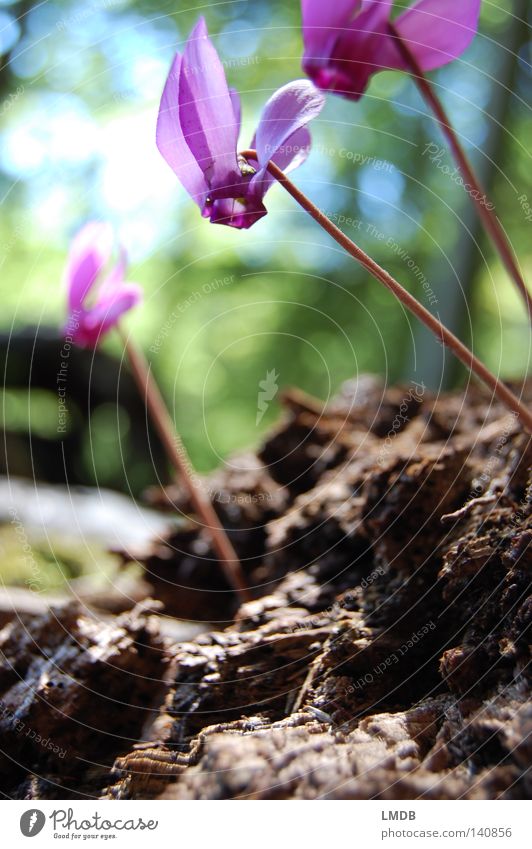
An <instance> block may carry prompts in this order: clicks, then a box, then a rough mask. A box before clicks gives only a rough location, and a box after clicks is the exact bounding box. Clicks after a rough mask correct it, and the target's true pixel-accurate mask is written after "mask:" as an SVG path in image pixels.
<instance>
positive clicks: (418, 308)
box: [242, 150, 532, 433]
mask: <svg viewBox="0 0 532 849" xmlns="http://www.w3.org/2000/svg"><path fill="white" fill-rule="evenodd" d="M242 156H244V157H246V158H247V159H252V160H256V159H257V153H256V151H255V150H245V151H243V152H242ZM268 171H269V172H270V174H271V175H272V176H273V177H275V179H276V180H277V181H278V182H279V183H280V184H281V186H282V187H283V188H284V189H285V190H286V191H287V192H288V194H289V195H291V196H292V197H293V198H294V200H296V201H297V203H298V204H299V205H300V206H301V207H302V208H303V209H304V210H305V212H308V214H309V215H310V216H311V217H312V218H313V219H314V221H316V222H317V223H318V224H319V225H320V226H321V227H323V229H324V230H325V231H326V232H327V233H328V234H329V236H331V237H332V238H333V239H334V240H335V241H336V242H338V244H339V245H340V246H341V247H342V248H343V249H344V250H345V251H347V253H348V254H349V255H350V256H352V257H353V259H355V260H356V261H357V262H359V263H360V264H361V265H362V266H363V267H364V268H365V269H367V271H369V272H370V274H372V275H373V277H375V278H376V279H377V280H378V281H379V282H380V283H382V284H383V285H384V286H386V288H387V289H389V290H390V291H391V292H393V294H394V295H395V297H396V298H397V299H398V300H399V301H400V302H401V303H402V304H403V305H404V306H405V307H406V308H407V309H408V310H410V312H411V313H413V314H414V315H415V316H416V317H417V318H419V319H420V321H422V322H423V324H425V325H426V326H427V327H428V328H429V330H431V331H432V333H434V335H435V336H436V338H437V339H439V340H440V341H441V342H443V344H444V345H446V346H447V347H448V348H449V349H450V350H451V351H452V352H453V353H454V354H455V356H456V357H458V359H459V360H460V361H461V362H462V363H463V364H464V365H465V366H466V367H467V368H468V369H469V370H470V371H473V372H474V373H475V374H476V375H477V377H479V378H480V380H482V381H483V382H484V383H485V384H486V386H488V387H489V388H490V389H491V391H492V392H493V394H494V395H496V396H497V398H498V399H499V400H500V401H502V403H503V404H505V405H506V406H507V407H508V408H509V409H510V410H512V412H514V413H515V414H516V415H517V416H518V417H519V419H520V420H521V423H522V424H523V426H524V427H525V428H526V430H527V431H528V432H529V433H532V414H531V413H530V412H529V411H528V410H527V408H526V407H525V406H524V404H522V403H521V401H520V400H519V398H518V397H517V396H516V395H514V393H513V392H512V391H511V389H509V388H508V387H507V386H506V385H505V384H504V383H503V382H502V381H500V380H499V379H498V378H497V377H496V376H495V375H494V374H492V372H491V371H490V370H489V369H488V368H487V367H486V366H485V365H484V363H482V362H481V361H480V360H479V359H478V357H476V356H475V355H474V354H473V353H472V351H470V350H469V348H468V347H467V346H466V345H464V343H463V342H461V341H460V339H458V337H457V336H455V335H454V333H451V331H450V330H448V329H447V328H446V327H445V326H444V325H443V324H442V323H441V321H438V319H437V318H435V317H434V316H433V315H432V313H430V312H429V311H428V310H427V309H426V308H425V307H424V306H423V305H422V304H420V303H419V301H418V300H417V299H416V298H414V296H413V295H411V294H410V292H408V291H407V290H406V289H405V288H404V287H403V286H401V284H400V283H398V282H397V280H395V278H394V277H392V276H391V274H389V273H388V272H387V271H385V270H384V268H382V267H381V266H380V265H379V264H378V263H377V262H375V260H373V259H372V258H371V257H370V256H368V255H367V254H366V253H364V251H363V250H362V249H361V248H359V247H358V245H356V244H355V243H354V242H353V241H351V239H349V238H348V236H346V235H345V234H344V233H342V231H341V230H340V229H339V228H338V227H337V226H336V225H335V224H333V222H332V221H330V219H329V218H327V216H326V215H324V213H323V212H321V211H320V210H319V209H318V207H317V206H315V204H313V203H312V201H311V200H309V198H308V197H307V196H306V195H305V194H303V192H301V191H300V190H299V189H298V188H297V186H295V185H294V183H292V181H291V180H289V179H288V177H287V176H286V174H285V173H284V171H281V169H280V168H278V167H277V165H275V163H273V162H270V163H269V165H268Z"/></svg>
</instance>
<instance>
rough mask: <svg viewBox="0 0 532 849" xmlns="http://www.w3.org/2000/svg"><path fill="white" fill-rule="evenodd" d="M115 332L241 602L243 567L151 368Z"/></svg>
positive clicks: (243, 596) (244, 595)
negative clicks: (120, 340) (193, 465)
mask: <svg viewBox="0 0 532 849" xmlns="http://www.w3.org/2000/svg"><path fill="white" fill-rule="evenodd" d="M118 332H119V334H120V337H121V339H122V342H123V343H124V348H125V351H126V354H127V356H128V360H129V365H130V368H131V372H132V374H133V377H134V378H135V382H136V384H137V387H138V390H139V393H140V395H141V397H142V400H143V401H144V404H145V406H146V409H147V411H148V413H149V415H150V416H151V419H152V421H153V423H154V425H155V428H156V430H157V433H158V434H159V438H160V440H161V442H162V444H163V446H164V449H165V451H166V454H167V456H168V459H169V460H170V462H171V464H172V466H173V467H174V469H175V471H176V472H177V474H178V477H179V480H180V481H181V483H182V484H183V485H184V487H185V489H186V490H187V493H188V496H189V498H190V502H191V504H192V506H193V508H194V510H195V512H196V514H197V516H198V517H199V518H200V519H201V521H202V522H203V524H204V526H205V528H206V530H207V531H208V532H209V534H210V536H211V541H212V545H213V548H214V550H215V551H216V554H217V556H218V559H219V561H220V565H221V566H222V569H223V570H224V573H225V577H226V578H227V580H228V582H229V583H230V585H231V586H232V587H233V588H234V590H235V591H236V592H237V593H238V595H239V597H240V600H241V601H247V600H248V599H249V598H250V595H249V589H248V586H247V584H246V581H245V578H244V574H243V572H242V566H241V564H240V561H239V559H238V555H237V554H236V552H235V550H234V548H233V546H232V544H231V542H230V540H229V537H228V536H227V534H226V532H225V529H224V528H223V526H222V524H221V522H220V520H219V518H218V515H217V514H216V511H215V510H214V507H213V506H212V503H211V500H210V498H209V497H208V495H207V494H206V493H205V492H204V491H203V489H202V488H201V485H200V483H199V482H198V481H197V479H196V476H195V473H194V470H193V467H192V464H191V462H190V460H189V458H188V454H187V452H186V448H185V446H184V445H183V442H182V441H181V437H180V436H179V434H178V433H177V431H176V429H175V426H174V423H173V421H172V418H171V416H170V413H169V412H168V408H167V406H166V404H165V402H164V399H163V396H162V395H161V392H160V390H159V387H158V386H157V383H156V382H155V380H154V378H153V375H152V372H151V368H150V366H149V364H148V362H147V360H146V358H145V357H144V354H143V353H142V351H141V350H140V349H139V348H137V346H136V345H134V344H133V342H132V341H131V339H130V338H129V336H128V335H127V333H125V332H124V330H123V329H122V328H120V327H119V328H118Z"/></svg>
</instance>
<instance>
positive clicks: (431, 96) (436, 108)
mask: <svg viewBox="0 0 532 849" xmlns="http://www.w3.org/2000/svg"><path fill="white" fill-rule="evenodd" d="M390 29H391V32H392V35H393V37H394V39H395V42H396V44H397V48H398V49H399V51H400V52H401V54H402V56H403V58H404V59H405V61H406V62H407V63H408V65H409V67H410V72H411V74H412V76H413V78H414V80H415V82H416V85H417V87H418V88H419V90H420V92H421V94H422V96H423V98H424V99H425V101H426V103H427V104H428V105H429V106H430V108H431V109H432V111H433V112H434V115H435V116H436V120H437V121H438V123H439V125H440V127H441V131H442V133H443V134H444V136H445V138H446V139H447V142H448V144H449V147H450V148H451V151H452V153H453V156H454V158H455V160H456V162H457V165H458V167H459V169H460V171H461V172H462V177H463V179H464V183H465V185H469V186H470V187H471V188H472V189H473V192H472V193H471V197H472V199H473V200H474V202H475V204H476V207H477V211H478V215H479V218H480V220H481V221H482V224H483V225H484V228H485V230H486V232H487V233H488V235H489V236H490V238H491V240H492V242H493V244H494V245H495V247H496V249H497V251H498V252H499V255H500V257H501V259H502V261H503V263H504V265H505V267H506V270H507V271H508V273H509V274H510V276H511V277H512V279H513V281H514V283H515V285H516V286H517V288H518V290H519V292H520V293H521V296H522V298H523V300H524V302H525V306H526V308H527V311H528V317H529V319H530V321H531V322H532V295H531V294H530V292H529V291H528V287H527V285H526V283H525V280H524V277H523V275H522V274H521V271H520V269H519V265H518V263H517V260H516V258H515V255H514V252H513V250H512V246H511V245H510V242H509V240H508V237H507V236H506V233H505V232H504V228H503V226H502V224H501V223H500V221H499V219H498V218H497V215H496V213H495V212H494V211H493V208H492V205H490V206H488V205H487V197H486V193H485V192H484V190H483V188H482V186H481V185H480V183H479V181H478V179H477V177H476V174H475V172H474V170H473V168H472V166H471V163H470V162H469V159H468V158H467V156H466V153H465V151H464V149H463V147H462V145H461V144H460V141H459V139H458V136H457V135H456V132H455V130H454V128H453V126H452V124H451V122H450V120H449V117H448V115H447V113H446V111H445V109H444V106H443V104H442V102H441V100H440V99H439V97H438V96H437V95H436V92H435V91H434V87H433V86H432V85H431V83H430V82H429V80H428V79H427V78H426V76H425V74H424V73H423V71H422V69H421V67H420V65H419V63H418V61H417V59H416V57H415V56H414V54H413V53H412V51H411V50H410V49H409V47H408V44H407V43H406V42H405V41H403V39H402V38H401V36H400V34H399V32H398V30H397V28H396V27H395V26H394V25H393V24H392V23H390ZM490 207H491V208H490Z"/></svg>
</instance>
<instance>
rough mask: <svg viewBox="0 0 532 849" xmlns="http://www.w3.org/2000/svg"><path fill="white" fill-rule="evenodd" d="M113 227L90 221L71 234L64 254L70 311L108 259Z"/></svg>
mask: <svg viewBox="0 0 532 849" xmlns="http://www.w3.org/2000/svg"><path fill="white" fill-rule="evenodd" d="M112 250H113V229H112V227H111V225H110V224H107V223H103V222H100V221H91V222H90V223H89V224H86V225H85V227H83V229H82V230H80V232H79V233H78V234H77V235H76V236H75V238H74V240H73V242H72V245H71V248H70V253H69V257H68V263H67V268H66V281H67V287H68V306H69V309H70V311H71V312H72V311H73V310H79V309H80V308H81V307H82V306H83V301H84V300H85V298H86V297H87V294H88V292H89V290H90V288H91V287H92V285H93V284H94V282H95V280H96V278H97V277H98V275H99V274H100V272H101V271H102V269H103V268H104V266H105V265H107V263H108V262H109V259H110V258H111V253H112Z"/></svg>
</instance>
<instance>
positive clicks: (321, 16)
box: [301, 0, 481, 100]
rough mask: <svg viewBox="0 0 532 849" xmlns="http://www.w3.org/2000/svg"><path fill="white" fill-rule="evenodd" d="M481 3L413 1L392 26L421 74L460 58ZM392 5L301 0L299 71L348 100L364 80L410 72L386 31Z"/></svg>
mask: <svg viewBox="0 0 532 849" xmlns="http://www.w3.org/2000/svg"><path fill="white" fill-rule="evenodd" d="M480 2H481V0H418V2H417V3H414V4H413V5H412V6H410V7H409V8H408V9H406V10H405V11H404V12H402V13H401V14H400V15H398V17H397V18H395V20H394V21H393V24H394V27H395V29H396V31H397V33H398V35H399V36H400V37H401V39H402V40H403V41H404V42H405V43H406V45H407V47H408V49H409V51H410V52H411V53H412V54H413V56H414V57H415V59H416V60H417V63H418V65H419V66H420V68H421V70H422V71H432V70H433V69H434V68H440V67H441V66H442V65H446V64H447V63H448V62H452V61H453V59H456V58H457V57H458V56H460V55H461V54H462V53H463V52H464V50H465V49H466V48H467V47H468V46H469V44H470V43H471V41H472V40H473V38H474V36H475V34H476V32H477V29H478V18H479V14H480ZM392 7H393V0H334V2H326V0H301V10H302V15H303V41H304V46H305V51H304V55H303V69H304V71H305V73H307V74H308V75H309V77H310V78H311V79H312V80H313V81H314V82H315V84H316V85H317V86H319V88H321V89H325V90H328V91H333V92H336V93H337V94H341V95H343V96H344V97H348V98H350V99H352V100H358V99H359V98H360V97H362V95H363V94H364V91H365V90H366V87H367V85H368V82H369V79H370V77H371V76H372V75H373V74H376V73H377V72H378V71H384V70H387V69H395V70H403V71H408V70H410V67H409V65H408V62H407V61H406V59H405V57H404V56H403V54H402V53H401V52H400V50H399V49H398V47H397V38H396V37H395V35H394V33H393V32H392V31H391V29H390V21H391V12H392Z"/></svg>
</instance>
